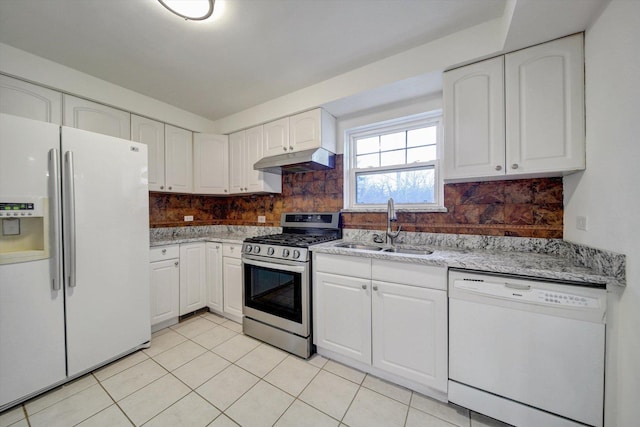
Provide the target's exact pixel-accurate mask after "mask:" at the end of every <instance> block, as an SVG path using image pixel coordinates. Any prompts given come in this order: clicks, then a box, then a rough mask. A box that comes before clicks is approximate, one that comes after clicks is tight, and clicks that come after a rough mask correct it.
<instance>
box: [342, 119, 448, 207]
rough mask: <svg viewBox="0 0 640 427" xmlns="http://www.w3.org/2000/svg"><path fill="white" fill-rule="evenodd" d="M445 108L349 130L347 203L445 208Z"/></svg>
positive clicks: (346, 179)
mask: <svg viewBox="0 0 640 427" xmlns="http://www.w3.org/2000/svg"><path fill="white" fill-rule="evenodd" d="M441 123H442V116H441V112H440V111H438V112H436V113H430V114H421V115H417V116H411V117H407V118H403V119H397V120H393V121H389V122H384V123H377V124H373V125H368V126H363V127H360V128H357V129H351V130H349V131H347V132H346V137H345V141H346V146H345V156H344V161H345V184H346V185H345V208H346V209H353V210H358V209H362V210H375V209H378V208H381V209H386V206H387V200H389V197H393V200H394V202H395V205H396V207H398V208H402V209H415V210H443V207H442V192H443V185H442V182H441V180H440V173H439V171H438V156H439V153H440V140H441V135H442V130H441Z"/></svg>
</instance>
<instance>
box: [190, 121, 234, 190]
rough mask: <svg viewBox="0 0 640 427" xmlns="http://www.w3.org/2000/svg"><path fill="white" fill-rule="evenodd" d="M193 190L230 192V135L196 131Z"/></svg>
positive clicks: (194, 138) (194, 136)
mask: <svg viewBox="0 0 640 427" xmlns="http://www.w3.org/2000/svg"><path fill="white" fill-rule="evenodd" d="M193 192H194V193H195V194H211V195H228V194H229V137H228V136H226V135H214V134H206V133H196V134H194V135H193Z"/></svg>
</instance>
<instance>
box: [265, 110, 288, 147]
mask: <svg viewBox="0 0 640 427" xmlns="http://www.w3.org/2000/svg"><path fill="white" fill-rule="evenodd" d="M263 145H264V153H263V154H264V157H269V156H277V155H278V154H283V153H286V152H287V150H288V149H289V118H288V117H285V118H284V119H280V120H276V121H273V122H270V123H267V124H265V125H264V144H263Z"/></svg>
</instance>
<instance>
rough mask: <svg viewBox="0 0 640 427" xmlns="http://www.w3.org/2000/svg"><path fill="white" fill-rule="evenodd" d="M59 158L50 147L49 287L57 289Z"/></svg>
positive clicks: (59, 278) (59, 265) (59, 279)
mask: <svg viewBox="0 0 640 427" xmlns="http://www.w3.org/2000/svg"><path fill="white" fill-rule="evenodd" d="M59 165H60V158H59V157H58V150H57V149H55V148H52V149H51V150H49V174H50V177H49V183H50V190H49V194H51V196H52V197H51V200H52V201H53V202H52V203H51V204H50V209H51V213H52V214H51V220H52V222H53V227H52V229H53V239H52V243H51V248H52V252H53V275H52V276H53V278H52V279H51V289H52V290H54V291H59V290H60V289H61V288H62V251H61V247H60V244H61V242H62V236H61V234H60V231H61V227H60V200H61V199H60V168H59Z"/></svg>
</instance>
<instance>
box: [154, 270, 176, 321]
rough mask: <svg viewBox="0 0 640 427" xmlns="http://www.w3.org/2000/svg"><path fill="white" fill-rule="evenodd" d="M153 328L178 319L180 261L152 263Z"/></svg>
mask: <svg viewBox="0 0 640 427" xmlns="http://www.w3.org/2000/svg"><path fill="white" fill-rule="evenodd" d="M149 265H150V271H149V272H150V274H149V277H150V282H151V326H153V325H156V324H158V323H160V322H164V321H166V320H170V319H174V318H175V319H177V318H178V316H179V315H180V314H179V311H180V263H179V262H178V259H169V260H165V261H158V262H152V263H150V264H149Z"/></svg>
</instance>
